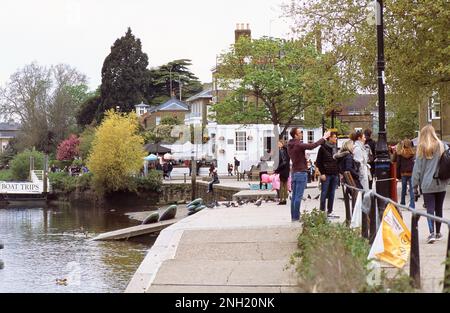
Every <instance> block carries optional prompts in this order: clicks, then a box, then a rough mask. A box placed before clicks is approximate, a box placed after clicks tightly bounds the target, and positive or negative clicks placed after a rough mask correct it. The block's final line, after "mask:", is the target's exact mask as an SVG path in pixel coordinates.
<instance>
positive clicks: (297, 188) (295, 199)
mask: <svg viewBox="0 0 450 313" xmlns="http://www.w3.org/2000/svg"><path fill="white" fill-rule="evenodd" d="M290 135H291V137H292V139H291V140H289V143H288V155H289V157H290V158H291V160H292V174H291V176H292V178H291V181H292V201H291V220H292V221H293V222H294V221H298V220H299V219H300V205H301V200H302V198H303V192H304V191H305V187H306V182H307V180H308V173H307V167H306V156H305V151H306V150H312V149H314V148H316V147H318V146H320V145H321V144H323V143H324V142H325V140H326V139H327V138H328V137H330V132H329V131H328V132H326V133H325V134H324V136H323V138H321V139H320V140H319V141H317V142H315V143H303V142H302V139H303V132H302V131H301V130H300V129H299V128H297V127H294V128H292V130H291V131H290Z"/></svg>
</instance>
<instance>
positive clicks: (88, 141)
mask: <svg viewBox="0 0 450 313" xmlns="http://www.w3.org/2000/svg"><path fill="white" fill-rule="evenodd" d="M94 138H95V128H94V127H90V126H88V127H86V128H85V129H84V131H83V132H82V133H81V134H80V145H79V152H80V157H81V159H82V160H86V159H87V158H88V156H89V153H90V151H91V148H92V142H93V141H94Z"/></svg>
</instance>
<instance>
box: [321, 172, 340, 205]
mask: <svg viewBox="0 0 450 313" xmlns="http://www.w3.org/2000/svg"><path fill="white" fill-rule="evenodd" d="M338 183H339V176H338V175H326V179H325V181H323V182H322V191H321V193H320V210H321V211H325V201H326V200H327V199H328V205H327V212H328V213H331V212H333V203H334V192H335V191H336V187H337V186H338Z"/></svg>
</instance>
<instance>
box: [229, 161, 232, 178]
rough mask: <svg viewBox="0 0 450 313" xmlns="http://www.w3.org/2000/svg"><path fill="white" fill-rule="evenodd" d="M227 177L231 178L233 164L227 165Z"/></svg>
mask: <svg viewBox="0 0 450 313" xmlns="http://www.w3.org/2000/svg"><path fill="white" fill-rule="evenodd" d="M228 176H233V164H231V163H228Z"/></svg>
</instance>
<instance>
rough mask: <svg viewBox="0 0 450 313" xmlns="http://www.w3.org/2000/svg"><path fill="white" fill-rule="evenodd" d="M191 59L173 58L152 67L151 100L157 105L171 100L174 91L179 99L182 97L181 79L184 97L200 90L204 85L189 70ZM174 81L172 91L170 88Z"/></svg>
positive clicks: (150, 74)
mask: <svg viewBox="0 0 450 313" xmlns="http://www.w3.org/2000/svg"><path fill="white" fill-rule="evenodd" d="M191 65H192V63H191V60H188V59H180V60H173V61H171V62H169V63H167V64H164V65H161V66H159V67H158V68H154V69H151V70H150V71H149V76H150V80H151V90H152V95H151V98H152V100H151V102H152V103H153V104H155V105H158V104H161V103H164V102H165V101H167V100H169V99H170V97H171V95H172V93H173V96H174V97H176V98H177V99H179V98H180V81H181V85H182V88H181V89H182V99H187V98H189V97H191V96H193V95H195V94H197V93H199V92H200V91H202V85H201V83H200V81H199V80H198V78H197V77H196V76H195V75H194V74H193V73H192V72H191V71H189V69H188V67H189V66H191ZM171 81H172V92H171V90H170V87H171V83H170V82H171Z"/></svg>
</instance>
